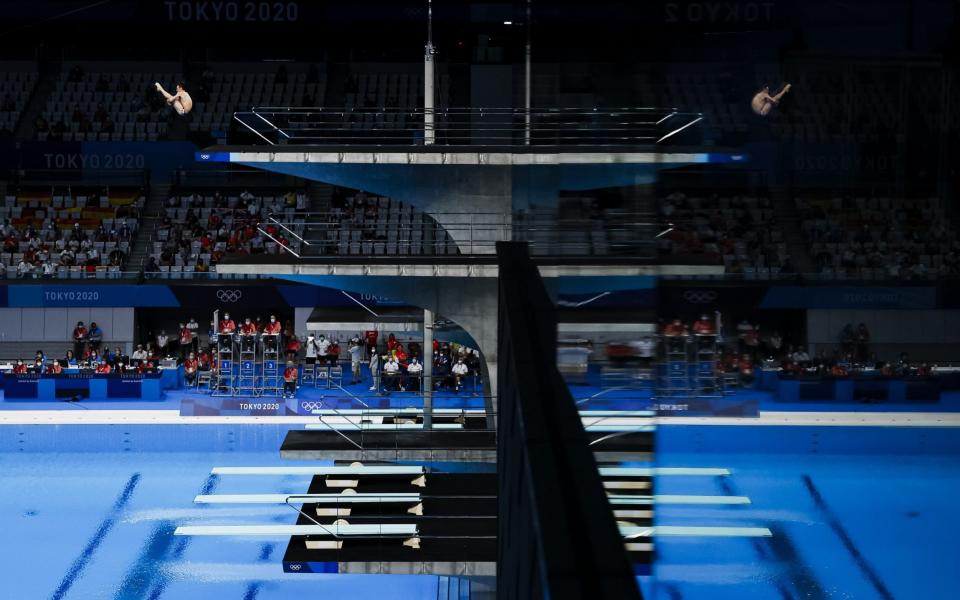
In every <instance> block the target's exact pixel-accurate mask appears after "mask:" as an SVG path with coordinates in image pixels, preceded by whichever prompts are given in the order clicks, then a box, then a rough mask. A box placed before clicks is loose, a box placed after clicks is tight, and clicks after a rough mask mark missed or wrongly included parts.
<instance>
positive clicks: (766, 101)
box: [750, 83, 790, 117]
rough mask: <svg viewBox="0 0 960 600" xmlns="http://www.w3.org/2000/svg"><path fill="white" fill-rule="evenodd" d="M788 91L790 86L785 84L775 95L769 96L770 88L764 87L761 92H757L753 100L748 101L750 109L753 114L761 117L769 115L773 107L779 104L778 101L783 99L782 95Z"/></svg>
mask: <svg viewBox="0 0 960 600" xmlns="http://www.w3.org/2000/svg"><path fill="white" fill-rule="evenodd" d="M789 91H790V84H789V83H787V84H785V85H784V86H783V87H782V88H781V89H780V91H779V92H777V93H776V95H774V96H771V95H770V88H769V87H767V86H764V88H763V89H762V90H760V91H759V92H757V93H756V94H755V95H754V97H753V100H751V101H750V108H752V109H753V112H755V113H757V114H758V115H760V116H761V117H765V116H767V115H768V114H770V111H771V110H773V107H774V106H776V105H778V104H780V99H781V98H783V96H784V94H786V93H787V92H789Z"/></svg>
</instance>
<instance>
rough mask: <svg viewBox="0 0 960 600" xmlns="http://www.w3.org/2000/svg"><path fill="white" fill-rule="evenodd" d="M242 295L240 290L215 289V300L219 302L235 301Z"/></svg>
mask: <svg viewBox="0 0 960 600" xmlns="http://www.w3.org/2000/svg"><path fill="white" fill-rule="evenodd" d="M242 296H243V292H241V291H240V290H217V300H219V301H220V302H237V301H239V300H240V298H241V297H242Z"/></svg>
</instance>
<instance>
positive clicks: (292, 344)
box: [287, 336, 303, 361]
mask: <svg viewBox="0 0 960 600" xmlns="http://www.w3.org/2000/svg"><path fill="white" fill-rule="evenodd" d="M302 347H303V345H302V344H301V343H300V340H298V339H297V337H296V336H291V337H290V341H288V342H287V360H288V361H292V360H293V359H295V358H296V357H297V354H298V353H299V352H300V349H301V348H302Z"/></svg>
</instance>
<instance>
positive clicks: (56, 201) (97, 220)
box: [0, 187, 145, 278]
mask: <svg viewBox="0 0 960 600" xmlns="http://www.w3.org/2000/svg"><path fill="white" fill-rule="evenodd" d="M144 203H145V198H144V196H143V190H140V189H138V188H132V187H131V188H123V187H112V188H109V189H100V188H92V187H91V188H73V189H71V188H63V189H60V188H56V187H46V188H45V189H39V188H36V187H32V188H31V187H25V188H24V189H21V190H20V191H18V192H17V193H15V194H8V195H7V196H6V197H5V198H4V201H3V206H0V221H2V229H3V231H2V237H3V241H2V244H3V247H2V250H3V251H2V253H0V267H2V269H3V273H4V275H5V276H7V277H59V278H66V277H69V278H74V277H75V278H83V277H95V278H107V277H120V276H121V275H120V274H121V272H122V271H123V270H124V269H125V268H126V264H125V262H126V257H127V256H128V255H129V254H130V249H131V246H132V245H133V242H134V240H135V238H136V234H137V230H138V228H139V217H140V211H141V209H142V208H143V206H144Z"/></svg>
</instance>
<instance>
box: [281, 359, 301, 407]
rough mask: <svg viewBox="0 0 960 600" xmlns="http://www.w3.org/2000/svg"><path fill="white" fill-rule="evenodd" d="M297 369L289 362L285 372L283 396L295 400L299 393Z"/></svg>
mask: <svg viewBox="0 0 960 600" xmlns="http://www.w3.org/2000/svg"><path fill="white" fill-rule="evenodd" d="M297 376H298V372H297V367H296V365H294V364H293V361H292V360H288V361H287V368H286V369H284V370H283V394H284V396H288V397H289V398H293V396H294V394H296V393H297Z"/></svg>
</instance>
